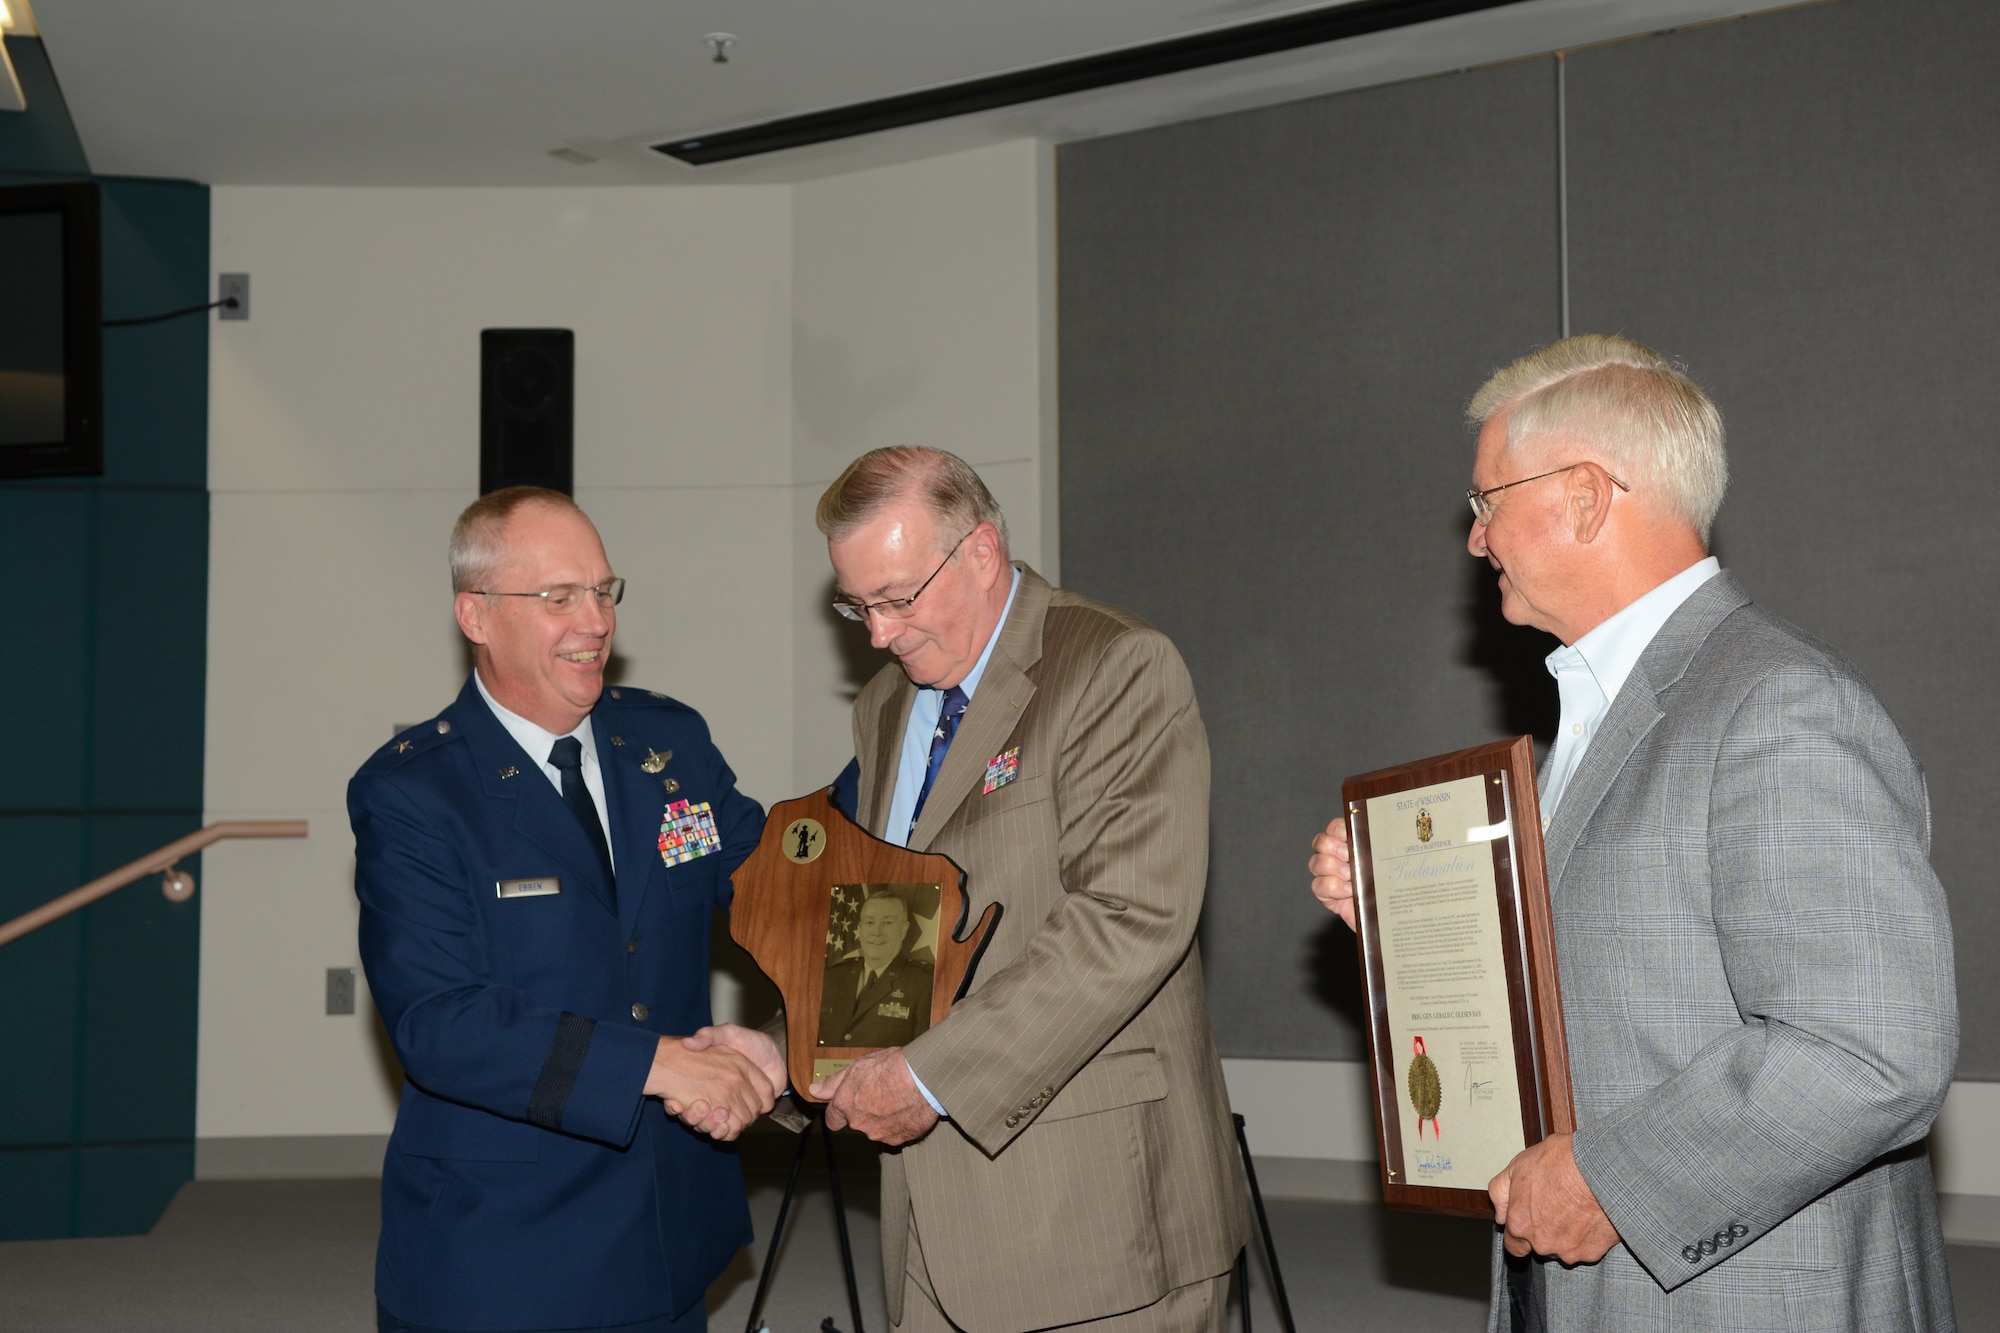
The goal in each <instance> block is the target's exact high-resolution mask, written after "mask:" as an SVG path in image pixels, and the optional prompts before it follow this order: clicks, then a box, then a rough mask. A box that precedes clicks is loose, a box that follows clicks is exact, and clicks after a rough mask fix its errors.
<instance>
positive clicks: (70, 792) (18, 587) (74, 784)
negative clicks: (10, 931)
mask: <svg viewBox="0 0 2000 1333" xmlns="http://www.w3.org/2000/svg"><path fill="white" fill-rule="evenodd" d="M88 506H89V497H87V496H86V495H84V494H83V493H81V492H78V491H39V492H37V491H30V490H0V571H5V578H6V580H7V582H8V584H9V585H10V587H11V588H12V590H13V595H14V596H15V597H16V598H17V599H18V600H17V601H16V603H15V612H16V617H17V618H16V621H15V623H16V624H17V625H20V626H22V627H31V632H32V634H33V636H34V643H33V644H26V643H21V644H19V645H18V646H17V647H16V648H15V649H14V650H13V651H11V652H5V653H0V699H5V700H6V701H7V705H6V708H7V729H8V731H9V732H10V733H11V734H12V737H13V739H12V740H11V741H10V742H9V748H12V747H14V746H18V747H19V750H20V753H21V754H23V755H32V756H34V762H32V763H7V764H0V810H74V809H77V808H79V807H80V806H81V805H82V804H83V798H84V782H83V772H84V758H85V747H84V696H85V682H86V680H87V679H88V672H87V670H86V669H85V668H86V665H87V664H86V663H85V662H84V661H83V658H84V656H85V655H86V653H87V645H88V644H89V642H90V637H89V634H88V632H87V631H88V629H89V626H90V605H91V599H90V595H89V588H90V585H91V579H90V562H91V554H92V553H91V542H90V532H89V523H88V513H87V510H88ZM8 845H9V846H10V847H11V846H12V845H13V838H12V835H9V838H8ZM72 887H74V886H72ZM6 892H7V886H6V885H4V884H0V895H5V894H6ZM9 915H12V914H11V913H10V914H9Z"/></svg>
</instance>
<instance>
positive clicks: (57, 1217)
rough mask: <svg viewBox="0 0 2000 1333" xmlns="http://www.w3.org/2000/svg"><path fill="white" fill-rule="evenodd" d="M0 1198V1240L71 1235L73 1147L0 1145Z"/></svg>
mask: <svg viewBox="0 0 2000 1333" xmlns="http://www.w3.org/2000/svg"><path fill="white" fill-rule="evenodd" d="M0 1199H4V1200H6V1207H4V1208H0V1241H4V1240H39V1239H42V1238H44V1237H48V1236H69V1235H74V1234H75V1228H76V1150H75V1149H74V1148H0Z"/></svg>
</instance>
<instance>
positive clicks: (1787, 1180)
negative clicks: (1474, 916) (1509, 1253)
mask: <svg viewBox="0 0 2000 1333" xmlns="http://www.w3.org/2000/svg"><path fill="white" fill-rule="evenodd" d="M1546 841H1547V849H1548V867H1549V886H1550V894H1551V899H1552V903H1553V910H1554V919H1555V936H1556V955H1557V962H1558V965H1559V967H1560V970H1561V980H1562V997H1563V1011H1564V1019H1565V1023H1566V1026H1567V1028H1568V1033H1569V1047H1570V1068H1571V1076H1572V1079H1573V1081H1574V1088H1575V1097H1576V1113H1577V1125H1578V1129H1577V1133H1576V1140H1575V1150H1576V1160H1577V1165H1578V1167H1579V1168H1580V1169H1581V1170H1582V1172H1583V1176H1584V1179H1585V1180H1586V1181H1587V1182H1588V1183H1589V1185H1590V1188H1591V1190H1592V1192H1593V1193H1595V1194H1596V1196H1597V1199H1598V1202H1599V1203H1600V1204H1601V1205H1602V1206H1603V1208H1604V1210H1605V1212H1606V1213H1607V1214H1608V1215H1609V1216H1610V1218H1611V1221H1612V1222H1613V1223H1614V1224H1615V1225H1616V1226H1617V1228H1618V1232H1619V1235H1620V1236H1621V1237H1622V1238H1623V1243H1622V1244H1619V1245H1616V1246H1613V1247H1612V1250H1611V1252H1610V1253H1609V1254H1607V1255H1606V1256H1605V1257H1604V1259H1603V1260H1602V1261H1601V1262H1599V1263H1596V1264H1584V1265H1579V1266H1577V1267H1574V1268H1565V1267H1563V1266H1562V1265H1561V1264H1559V1263H1556V1262H1554V1261H1548V1260H1536V1261H1535V1262H1534V1265H1533V1273H1532V1276H1531V1278H1530V1282H1531V1285H1532V1287H1533V1290H1534V1292H1535V1305H1536V1307H1537V1309H1538V1313H1539V1316H1540V1319H1539V1322H1540V1323H1541V1324H1542V1325H1543V1326H1545V1327H1546V1328H1547V1329H1549V1330H1551V1331H1552V1333H1553V1331H1555V1330H1571V1329H1575V1330H1591V1331H1592V1333H1599V1331H1602V1330H1613V1331H1615V1333H1625V1331H1627V1330H1632V1331H1635V1333H1636V1331H1644V1333H1653V1331H1654V1330H1657V1331H1658V1333H1669V1331H1670V1330H1671V1331H1672V1333H1692V1331H1694V1330H1702V1331H1703V1333H1710V1331H1720V1330H1745V1333H1750V1331H1751V1330H1755V1331H1756V1333H1765V1331H1767V1330H1773V1329H1791V1330H1799V1329H1815V1330H1818V1329H1825V1330H1864V1329H1866V1330H1874V1329H1890V1328H1894V1329H1950V1328H1952V1327H1953V1317H1952V1308H1951V1292H1950V1288H1949V1286H1948V1284H1947V1279H1946V1272H1945V1257H1944V1238H1943V1234H1942V1232H1941V1230H1940V1228H1939V1225H1938V1214H1937V1195H1936V1192H1935V1187H1934V1185H1933V1183H1932V1179H1931V1169H1930V1161H1929V1159H1928V1157H1927V1156H1926V1155H1925V1153H1924V1150H1923V1144H1922V1140H1923V1138H1924V1136H1925V1134H1926V1133H1928V1132H1929V1130H1930V1126H1931V1122H1932V1121H1933V1120H1934V1119H1935V1118H1936V1116H1937V1112H1938V1108H1939V1107H1940V1106H1941V1105H1942V1104H1943V1101H1944V1095H1945V1091H1946V1089H1947V1088H1948V1087H1949V1086H1950V1083H1951V1076H1952V1069H1953V1066H1954V1065H1955V1063H1956V1061H1957V1057H1958V1004H1957V995H1956V990H1955V986H1954V979H1953V968H1952V944H1951V924H1950V920H1949V918H1948V916H1947V914H1946V909H1945V898H1944V890H1943V888H1942V887H1941V886H1940V885H1939V883H1938V881H1937V877H1936V875H1934V874H1933V873H1932V872H1931V867H1930V861H1929V856H1930V806H1929V799H1928V797H1927V795H1926V792H1925V788H1924V778H1923V772H1922V770H1921V768H1920V767H1919V766H1918V764H1917V761H1916V760H1915V759H1914V758H1913V757H1912V756H1911V754H1910V751H1909V747H1908V746H1907V745H1906V744H1905V743H1904V741H1903V737H1902V734H1901V733H1900V732H1899V731H1898V730H1897V728H1896V724H1895V723H1894V722H1893V721H1891V720H1890V718H1889V715H1888V713H1887V712H1886V711H1884V709H1883V707H1882V703H1881V701H1880V700H1879V699H1878V698H1877V697H1876V696H1875V692H1874V691H1873V690H1872V689H1871V688H1870V687H1869V686H1868V683H1867V682H1866V681H1865V680H1863V679H1862V677H1861V674H1860V672H1859V671H1857V670H1856V669H1855V668H1854V667H1853V666H1852V665H1851V664H1850V663H1849V662H1847V661H1846V660H1845V659H1844V658H1842V657H1841V656H1840V655H1839V654H1838V653H1836V652H1835V651H1833V650H1832V649H1831V648H1829V647H1827V646H1826V645H1825V644H1822V643H1820V642H1819V641H1818V640H1816V639H1813V638H1811V637H1810V636H1808V635H1806V634H1804V633H1803V632H1801V631H1800V630H1798V629H1796V628H1794V627H1792V626H1791V625H1788V624H1786V623H1785V622H1783V621H1781V620H1779V619H1778V618H1777V617H1775V616H1772V615H1770V614H1769V613H1767V612H1765V611H1763V610H1761V609H1759V608H1758V607H1756V606H1755V605H1753V604H1752V603H1751V601H1750V599H1749V597H1748V596H1747V595H1745V593H1744V591H1743V589H1742V587H1741V586H1740V585H1739V584H1738V583H1737V582H1736V580H1735V579H1734V578H1732V577H1730V576H1729V575H1728V574H1726V573H1725V574H1721V575H1718V576H1717V577H1715V578H1713V579H1711V580H1710V581H1709V582H1708V583H1707V584H1705V585H1703V587H1701V588H1700V589H1699V590H1698V591H1696V592H1695V594H1694V595H1693V596H1692V597H1690V598H1689V599H1688V600H1687V602H1686V603H1684V604H1683V605H1682V606H1681V607H1680V609H1679V610H1677V611H1676V612H1675V613H1674V615H1673V616H1672V618H1671V619H1669V620H1668V621H1667V623H1666V625H1665V626H1664V627H1663V628H1662V629H1661V630H1660V633H1659V635H1658V636H1657V637H1656V638H1655V639H1654V640H1653V642H1652V644H1651V645H1650V646H1649V647H1648V648H1647V649H1646V651H1645V653H1644V655H1643V656H1641V658H1640V659H1639V662H1638V665H1637V666H1636V668H1635V669H1634V670H1633V672H1632V675H1631V678H1630V679H1629V680H1628V681H1627V682H1626V684H1625V687H1624V689H1623V690H1621V691H1620V693H1619V695H1618V698H1617V699H1616V700H1615V701H1614V702H1613V704H1612V706H1611V710H1610V712H1609V713H1608V714H1607V715H1606V717H1605V719H1604V722H1603V725H1602V726H1601V727H1600V728H1599V730H1598V733H1597V735H1596V736H1595V737H1594V738H1593V739H1592V740H1591V743H1590V748H1589V749H1588V750H1586V751H1585V753H1584V756H1583V759H1582V762H1581V763H1580V764H1579V766H1578V768H1577V770H1576V773H1575V776H1574V777H1573V778H1572V779H1571V780H1570V784H1569V787H1568V789H1567V791H1566V792H1565V794H1564V796H1563V798H1562V802H1561V804H1560V806H1559V807H1558V808H1557V810H1556V812H1555V816H1554V819H1553V821H1552V822H1551V824H1550V826H1549V828H1548V830H1547V837H1546ZM1502 1267H1503V1254H1502V1251H1501V1249H1500V1246H1499V1244H1498V1241H1497V1238H1496V1242H1495V1245H1494V1293H1495V1294H1494V1302H1493V1311H1492V1316H1491V1321H1490V1328H1491V1329H1492V1330H1493V1333H1505V1330H1507V1329H1508V1328H1509V1327H1510V1312H1509V1308H1508V1297H1507V1294H1506V1292H1507V1283H1506V1282H1505V1280H1504V1278H1503V1275H1502Z"/></svg>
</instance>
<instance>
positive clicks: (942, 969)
mask: <svg viewBox="0 0 2000 1333" xmlns="http://www.w3.org/2000/svg"><path fill="white" fill-rule="evenodd" d="M733 878H734V880H735V884H736V898H735V903H734V905H733V906H732V907H731V909H730V921H729V933H730V936H731V938H733V939H734V940H735V941H736V942H737V943H738V944H740V945H742V946H743V947H744V949H745V950H747V951H748V952H749V954H750V956H751V958H753V959H754V960H756V963H757V966H758V967H760V968H761V969H763V971H764V973H765V975H766V976H768V977H770V978H771V980H772V982H773V983H774V984H775V985H776V986H777V988H778V991H779V993H780V994H782V995H783V996H784V999H785V1053H786V1069H787V1073H789V1074H790V1076H791V1082H792V1090H793V1092H794V1093H795V1094H796V1095H798V1096H800V1097H802V1098H806V1099H808V1100H811V1099H812V1098H811V1094H810V1093H809V1092H808V1091H807V1089H808V1088H810V1086H811V1085H812V1084H813V1083H814V1082H815V1081H817V1080H819V1079H821V1078H824V1077H826V1076H827V1075H829V1074H832V1073H834V1072H836V1071H837V1070H840V1069H844V1068H845V1067H847V1066H848V1065H849V1064H852V1063H853V1062H854V1061H855V1060H856V1059H857V1058H859V1057H860V1056H862V1055H865V1054H867V1053H868V1052H869V1051H873V1050H880V1049H882V1048H884V1047H889V1046H903V1045H907V1044H908V1043H909V1042H911V1041H913V1040H915V1039H916V1038H917V1037H918V1036H920V1035H922V1034H923V1033H924V1032H925V1031H927V1030H928V1029H929V1028H930V1027H931V1026H932V1025H933V1024H935V1023H937V1022H938V1021H940V1020H941V1019H943V1018H944V1016H945V1014H946V1013H948V1012H949V1011H950V1009H951V1005H952V1002H953V1001H954V1000H956V999H958V997H959V996H961V995H962V994H964V992H965V988H966V987H967V986H968V985H969V984H970V983H971V980H972V970H973V967H974V966H975V965H976V964H977V962H978V959H979V954H980V951H981V950H982V949H983V948H984V947H985V944H986V939H987V936H988V935H989V934H990V933H991V931H992V929H993V926H994V924H995V923H996V922H997V921H998V920H999V915H1000V905H999V904H998V903H995V904H992V905H991V906H989V907H988V908H987V909H986V912H985V913H984V915H982V916H981V917H980V920H979V922H978V924H977V925H976V926H975V927H974V928H973V929H972V930H971V931H970V932H969V933H967V932H966V930H965V927H966V924H967V920H966V918H967V915H968V906H969V903H968V900H967V898H966V895H965V873H964V872H963V871H961V870H960V869H959V868H958V867H957V866H956V865H954V864H953V863H952V861H951V858H950V857H947V856H940V855H937V854H935V853H924V852H912V851H909V850H908V849H906V848H902V847H897V846H895V845H894V844H893V843H888V842H884V841H882V840H881V839H880V838H877V837H874V836H872V835H871V834H869V833H867V832H866V831H864V830H863V829H862V828H861V827H860V826H858V825H857V824H855V823H854V822H853V821H852V820H850V819H848V818H847V816H846V815H844V814H842V813H841V812H840V811H839V810H837V809H836V808H835V807H834V805H833V802H832V801H831V800H830V799H829V798H828V797H827V795H826V793H824V792H820V793H816V794H814V795H812V796H804V797H800V798H799V799H798V800H795V801H785V802H783V803H781V804H779V805H777V806H774V807H773V808H772V810H771V813H770V816H769V818H768V819H766V821H765V823H764V836H763V839H762V840H761V841H760V842H759V843H758V845H757V850H756V851H755V852H753V853H751V855H750V858H749V859H748V860H746V861H745V862H744V863H743V864H742V865H741V866H739V867H738V868H737V870H736V874H735V875H734V877H733ZM961 935H963V936H964V938H960V936H961Z"/></svg>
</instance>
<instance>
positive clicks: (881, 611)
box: [833, 528, 978, 625]
mask: <svg viewBox="0 0 2000 1333" xmlns="http://www.w3.org/2000/svg"><path fill="white" fill-rule="evenodd" d="M977 531H978V529H977V528H974V529H972V530H971V531H969V532H967V533H966V534H965V537H970V536H971V535H972V533H973V532H977ZM965 537H960V538H959V539H958V540H957V541H955V542H953V543H952V544H951V549H950V550H949V551H946V552H945V555H944V559H943V560H940V561H939V562H938V567H937V568H936V569H933V570H932V571H931V576H930V578H927V579H925V580H924V581H923V582H922V583H921V584H919V585H918V586H917V590H916V591H915V592H913V593H911V594H910V595H909V596H908V597H891V598H888V599H886V600H884V601H880V602H850V601H846V600H841V599H836V600H835V601H834V604H833V609H834V610H836V611H838V612H840V614H842V615H843V616H846V617H847V618H848V619H849V620H858V621H860V622H861V623H862V624H864V625H865V624H867V623H868V615H869V613H870V612H873V613H874V614H876V615H878V616H887V617H888V618H889V619H891V620H901V619H903V617H905V616H907V615H909V614H910V611H911V609H912V608H913V607H915V606H916V604H917V598H919V597H922V596H923V595H924V589H925V588H928V587H930V586H931V584H932V583H933V582H935V581H936V580H937V576H938V575H940V574H942V573H944V567H945V566H946V565H948V564H950V563H951V558H952V557H953V556H955V555H957V554H958V548H959V547H961V546H963V545H965Z"/></svg>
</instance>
